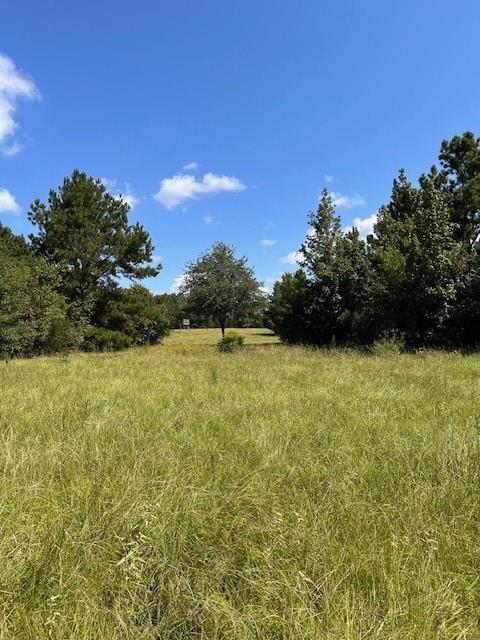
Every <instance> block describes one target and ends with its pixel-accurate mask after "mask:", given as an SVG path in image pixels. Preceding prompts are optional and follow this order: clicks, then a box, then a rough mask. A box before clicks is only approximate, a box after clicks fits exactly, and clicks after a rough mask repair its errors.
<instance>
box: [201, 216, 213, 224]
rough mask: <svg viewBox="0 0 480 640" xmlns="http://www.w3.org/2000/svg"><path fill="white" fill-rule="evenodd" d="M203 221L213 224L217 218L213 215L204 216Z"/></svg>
mask: <svg viewBox="0 0 480 640" xmlns="http://www.w3.org/2000/svg"><path fill="white" fill-rule="evenodd" d="M203 221H204V223H205V224H212V223H213V222H214V221H215V218H214V217H213V216H203Z"/></svg>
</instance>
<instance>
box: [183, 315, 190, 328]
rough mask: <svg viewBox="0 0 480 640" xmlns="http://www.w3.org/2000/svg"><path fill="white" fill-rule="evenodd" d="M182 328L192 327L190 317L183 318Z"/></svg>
mask: <svg viewBox="0 0 480 640" xmlns="http://www.w3.org/2000/svg"><path fill="white" fill-rule="evenodd" d="M182 329H190V320H189V318H183V320H182Z"/></svg>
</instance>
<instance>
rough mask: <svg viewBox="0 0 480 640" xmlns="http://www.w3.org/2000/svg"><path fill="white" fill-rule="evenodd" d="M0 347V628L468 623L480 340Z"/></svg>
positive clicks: (240, 634) (386, 631) (197, 633)
mask: <svg viewBox="0 0 480 640" xmlns="http://www.w3.org/2000/svg"><path fill="white" fill-rule="evenodd" d="M246 333H247V338H246V343H247V347H246V348H245V349H244V351H243V352H241V353H234V354H220V353H218V352H216V350H215V348H214V345H215V342H216V341H217V340H218V338H219V331H218V330H217V331H211V330H199V331H194V330H191V331H184V332H175V333H174V334H173V335H172V336H171V337H170V338H169V339H168V340H167V341H166V343H165V345H164V346H159V347H154V348H148V349H147V348H146V349H137V350H131V351H128V352H124V353H118V354H117V353H116V354H92V355H86V354H79V355H74V356H71V357H68V358H39V359H36V360H29V361H28V360H18V361H11V362H5V363H4V362H2V363H0V388H1V400H0V436H1V449H0V460H1V466H0V468H1V482H2V485H1V516H0V530H1V535H0V603H1V604H0V638H2V639H5V638H9V639H10V638H12V639H15V640H17V639H18V640H22V639H23V638H32V639H35V640H43V639H47V638H48V639H51V638H55V639H62V640H65V639H67V638H75V639H79V640H87V639H88V640H95V639H102V640H116V639H130V638H132V639H137V638H138V639H142V640H147V639H148V640H153V639H156V640H166V639H172V638H175V639H180V638H202V639H216V638H228V639H233V638H236V639H242V640H243V639H252V640H253V639H256V638H266V639H267V638H268V639H273V640H275V639H284V638H288V639H294V638H295V639H297V638H299V639H303V638H307V639H319V640H323V639H325V640H333V639H338V640H344V639H351V640H353V639H355V640H357V639H358V640H359V639H360V638H362V639H363V638H365V639H366V638H368V639H371V638H378V639H380V638H381V639H384V638H386V639H395V640H407V639H408V640H410V639H411V640H422V639H431V638H441V639H445V640H447V639H448V640H454V639H469V640H470V639H478V638H480V582H479V579H480V578H479V576H480V502H479V498H480V403H479V379H480V357H479V356H476V355H474V356H469V357H462V356H461V355H455V354H434V353H432V354H428V353H427V354H423V355H403V356H390V357H388V356H384V357H380V356H368V355H361V354H358V353H348V352H314V351H310V350H306V349H301V348H287V347H284V346H281V345H276V344H275V338H274V337H272V336H269V335H267V333H268V332H265V331H261V330H250V331H247V332H246Z"/></svg>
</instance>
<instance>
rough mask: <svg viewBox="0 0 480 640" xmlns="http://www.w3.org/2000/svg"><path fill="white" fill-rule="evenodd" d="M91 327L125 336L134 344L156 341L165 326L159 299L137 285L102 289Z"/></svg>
mask: <svg viewBox="0 0 480 640" xmlns="http://www.w3.org/2000/svg"><path fill="white" fill-rule="evenodd" d="M95 324H96V325H97V326H98V327H103V328H105V329H108V330H111V331H114V332H120V333H121V334H122V335H126V336H128V337H129V338H130V340H131V344H136V345H144V344H156V343H158V342H160V341H161V340H162V338H163V337H164V336H165V335H166V334H167V333H168V326H169V323H168V318H167V315H166V310H165V305H164V302H163V299H162V298H161V297H159V296H155V295H153V294H152V293H151V292H150V291H149V290H148V289H146V288H145V287H142V286H140V285H138V284H134V285H133V286H131V287H130V288H129V289H122V288H120V287H115V288H111V289H109V290H106V291H105V292H104V293H103V295H102V298H101V299H100V300H99V302H98V305H97V309H96V313H95Z"/></svg>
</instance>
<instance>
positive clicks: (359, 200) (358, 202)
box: [330, 191, 365, 209]
mask: <svg viewBox="0 0 480 640" xmlns="http://www.w3.org/2000/svg"><path fill="white" fill-rule="evenodd" d="M330 195H331V196H332V201H333V204H334V205H335V206H336V207H338V208H339V209H353V208H354V207H362V206H363V205H364V204H365V197H364V196H362V195H360V194H359V193H354V194H353V195H351V196H348V195H345V194H343V193H338V192H337V191H331V192H330Z"/></svg>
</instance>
